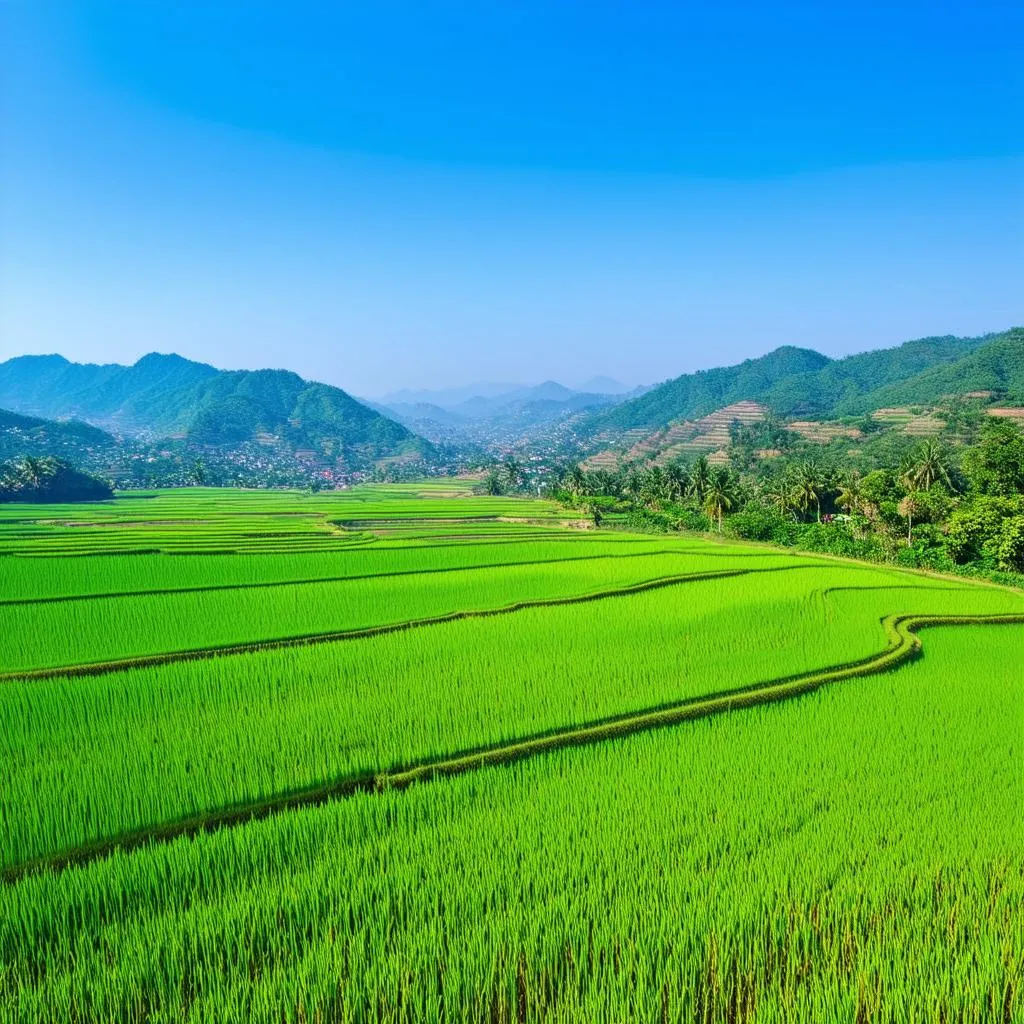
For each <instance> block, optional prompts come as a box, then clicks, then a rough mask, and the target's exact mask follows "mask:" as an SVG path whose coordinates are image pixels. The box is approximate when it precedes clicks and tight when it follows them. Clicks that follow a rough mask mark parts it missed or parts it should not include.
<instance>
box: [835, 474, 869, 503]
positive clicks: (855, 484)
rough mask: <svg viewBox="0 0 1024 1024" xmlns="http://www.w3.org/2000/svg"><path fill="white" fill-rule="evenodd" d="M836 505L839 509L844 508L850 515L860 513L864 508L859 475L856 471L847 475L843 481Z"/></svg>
mask: <svg viewBox="0 0 1024 1024" xmlns="http://www.w3.org/2000/svg"><path fill="white" fill-rule="evenodd" d="M836 504H837V505H838V506H839V507H840V508H845V509H846V511H847V512H850V513H851V514H852V513H854V512H860V511H861V509H862V508H863V507H864V494H863V491H862V489H861V479H860V473H858V472H857V470H853V471H851V472H850V473H848V474H847V476H846V478H845V479H844V480H843V483H842V486H841V487H840V489H839V495H838V497H837V498H836Z"/></svg>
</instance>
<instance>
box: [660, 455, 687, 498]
mask: <svg viewBox="0 0 1024 1024" xmlns="http://www.w3.org/2000/svg"><path fill="white" fill-rule="evenodd" d="M688 485H689V480H688V479H687V476H686V470H685V469H684V468H683V467H682V466H681V465H680V464H679V463H678V462H670V463H669V464H668V465H667V466H666V467H665V497H666V498H668V500H669V501H679V499H680V498H681V497H682V496H683V495H684V494H685V493H686V488H687V486H688Z"/></svg>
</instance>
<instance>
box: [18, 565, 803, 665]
mask: <svg viewBox="0 0 1024 1024" xmlns="http://www.w3.org/2000/svg"><path fill="white" fill-rule="evenodd" d="M804 568H813V566H804V565H779V566H768V567H766V568H763V569H717V570H714V571H709V572H699V573H683V574H680V575H674V576H657V577H655V578H654V579H650V580H643V581H642V582H640V583H632V584H629V585H628V586H625V587H616V588H613V589H609V590H598V591H593V592H591V593H589V594H577V595H574V596H572V597H547V598H537V599H535V600H526V601H515V602H513V603H512V604H507V605H501V606H500V607H497V608H481V609H472V610H459V611H454V612H444V613H443V614H441V615H431V616H426V617H424V618H421V619H406V620H404V621H402V622H389V623H384V624H381V625H379V626H365V627H360V628H357V629H341V630H329V631H323V632H319V633H303V634H297V635H292V636H283V637H276V638H274V639H270V640H252V641H247V642H245V643H228V644H213V645H210V646H208V647H193V648H191V649H189V650H182V651H162V652H159V653H156V654H140V655H137V656H135V657H131V658H117V659H110V660H107V661H91V662H81V663H78V664H73V665H57V666H48V667H44V668H30V669H21V670H17V669H16V670H13V671H6V672H3V673H0V683H12V682H19V681H31V680H43V679H58V678H75V677H80V676H99V675H107V674H110V673H114V672H127V671H129V670H130V669H135V668H151V667H154V666H159V665H171V664H174V663H176V662H180V661H203V660H207V659H210V658H222V657H229V656H231V655H236V654H254V653H256V652H259V651H275V650H281V649H283V648H287V647H309V646H313V645H314V644H327V643H337V642H340V641H343V640H364V639H367V638H368V637H375V636H386V635H387V634H389V633H401V632H404V631H406V630H411V629H419V628H422V627H426V626H440V625H444V624H446V623H449V622H459V621H461V620H463V619H487V618H492V617H494V616H498V615H511V614H514V613H515V612H522V611H529V610H530V609H533V608H557V607H562V606H566V605H573V604H589V603H590V602H593V601H604V600H609V599H612V598H616V597H630V596H632V595H633V594H641V593H643V592H645V591H648V590H660V589H662V588H663V587H672V586H677V585H679V584H683V583H700V582H703V581H705V580H716V579H728V578H730V577H733V576H747V575H751V574H757V573H762V572H790V571H793V570H797V569H804Z"/></svg>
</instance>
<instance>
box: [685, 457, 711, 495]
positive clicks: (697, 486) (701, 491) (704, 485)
mask: <svg viewBox="0 0 1024 1024" xmlns="http://www.w3.org/2000/svg"><path fill="white" fill-rule="evenodd" d="M711 476H712V473H711V463H710V462H708V458H707V456H706V455H701V456H700V457H699V458H698V459H697V460H696V462H694V464H693V466H692V467H691V468H690V486H689V493H690V495H691V496H692V497H694V498H696V499H697V501H700V502H703V501H704V496H705V494H706V493H707V489H708V485H709V484H710V483H711Z"/></svg>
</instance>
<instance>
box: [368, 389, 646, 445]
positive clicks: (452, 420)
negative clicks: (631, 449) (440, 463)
mask: <svg viewBox="0 0 1024 1024" xmlns="http://www.w3.org/2000/svg"><path fill="white" fill-rule="evenodd" d="M593 383H595V384H597V385H598V386H600V387H603V388H608V389H609V390H607V391H596V390H595V391H577V390H574V389H572V388H567V387H566V386H565V385H563V384H559V383H558V382H557V381H553V380H548V381H544V382H543V383H542V384H537V385H534V386H532V387H520V386H511V385H500V384H476V385H469V386H468V387H465V388H450V389H448V390H444V391H398V392H395V393H394V394H393V395H390V396H386V397H385V398H384V399H381V400H380V401H379V402H367V405H369V406H370V408H372V409H375V410H376V411H378V412H380V413H382V414H383V415H385V416H391V417H393V418H394V419H396V420H398V421H399V422H400V423H403V424H405V426H407V427H408V428H409V429H410V430H413V431H415V432H416V433H417V434H421V435H422V436H424V437H427V438H430V439H431V440H434V441H454V442H455V443H458V442H460V441H462V442H465V443H481V442H486V441H487V440H499V441H509V440H512V439H514V438H518V439H519V440H524V439H527V438H529V437H530V436H532V435H533V434H534V433H535V432H536V431H537V430H538V429H539V428H544V427H546V426H548V425H549V424H552V423H554V422H556V421H558V420H561V419H564V418H565V417H569V416H572V415H574V414H576V413H580V412H583V411H586V410H593V409H600V408H605V407H607V406H611V405H615V404H616V403H617V402H620V401H622V400H623V398H624V397H629V396H632V395H638V394H641V393H643V391H644V390H645V389H644V388H635V389H633V390H632V391H630V392H628V395H626V396H624V395H623V393H622V392H623V391H624V390H625V385H622V384H619V383H618V381H614V380H612V379H611V378H609V377H596V378H594V380H593ZM474 392H475V393H474Z"/></svg>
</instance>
